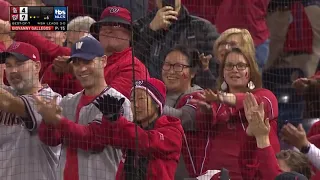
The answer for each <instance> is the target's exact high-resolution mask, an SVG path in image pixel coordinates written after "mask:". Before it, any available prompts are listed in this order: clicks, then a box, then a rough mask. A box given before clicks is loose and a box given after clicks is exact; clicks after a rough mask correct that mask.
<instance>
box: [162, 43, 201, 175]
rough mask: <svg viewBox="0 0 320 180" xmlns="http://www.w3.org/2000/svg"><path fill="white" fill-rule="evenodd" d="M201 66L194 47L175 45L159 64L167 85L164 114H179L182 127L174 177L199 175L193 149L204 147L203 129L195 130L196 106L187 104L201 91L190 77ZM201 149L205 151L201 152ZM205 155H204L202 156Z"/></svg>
mask: <svg viewBox="0 0 320 180" xmlns="http://www.w3.org/2000/svg"><path fill="white" fill-rule="evenodd" d="M199 68H200V61H199V53H198V51H197V50H195V49H191V48H188V47H185V46H176V47H175V48H173V49H171V50H170V51H169V52H168V53H167V55H166V56H165V61H164V64H163V66H162V80H163V82H164V83H165V85H166V88H167V97H166V106H165V107H164V114H165V115H169V116H174V117H178V118H179V119H180V120H181V124H182V127H183V128H184V130H185V133H186V137H185V138H184V143H183V150H182V154H183V155H181V157H180V161H179V164H178V168H177V171H176V176H175V180H180V179H181V180H182V179H184V178H188V177H194V176H197V175H199V174H200V170H198V167H196V166H200V164H198V165H195V163H196V159H195V158H196V156H195V154H194V151H195V150H196V149H197V148H199V149H203V148H204V146H205V144H204V143H205V140H206V139H205V136H204V135H203V134H204V132H200V133H196V129H195V125H194V122H195V117H196V112H197V107H196V105H194V104H191V103H190V99H192V98H194V97H195V96H197V93H198V92H200V91H201V90H202V88H201V87H199V86H198V85H195V84H194V83H193V80H194V78H195V75H196V72H197V70H198V69H199ZM202 152H204V151H202ZM202 156H204V155H202Z"/></svg>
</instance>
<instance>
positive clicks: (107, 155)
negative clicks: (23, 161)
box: [58, 86, 133, 180]
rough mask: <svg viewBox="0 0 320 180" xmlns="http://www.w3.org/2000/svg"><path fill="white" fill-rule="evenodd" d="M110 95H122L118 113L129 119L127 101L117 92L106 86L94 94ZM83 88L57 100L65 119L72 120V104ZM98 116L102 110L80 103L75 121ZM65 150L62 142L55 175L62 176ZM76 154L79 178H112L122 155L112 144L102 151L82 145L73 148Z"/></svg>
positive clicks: (77, 101)
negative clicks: (87, 149)
mask: <svg viewBox="0 0 320 180" xmlns="http://www.w3.org/2000/svg"><path fill="white" fill-rule="evenodd" d="M107 94H109V95H111V96H113V97H116V98H119V99H120V98H125V101H124V103H123V105H122V108H121V109H122V110H123V111H122V114H123V116H124V117H126V118H127V119H128V120H129V121H132V119H133V117H132V112H131V107H130V101H129V100H128V99H127V98H126V97H125V96H124V95H122V94H121V93H120V92H118V91H117V90H115V89H114V88H111V87H110V86H109V87H107V88H106V89H105V90H104V91H103V92H102V93H101V94H100V95H99V96H98V97H100V96H102V95H107ZM82 95H83V91H81V92H78V93H76V94H74V95H71V94H68V95H66V96H65V97H64V98H63V99H62V100H61V103H60V106H61V107H62V109H63V110H62V115H63V116H64V117H66V118H67V119H69V120H71V121H74V122H76V109H77V108H76V107H77V106H78V104H79V101H80V99H81V96H82ZM101 120H102V113H101V112H100V110H99V109H98V108H97V107H96V106H95V105H94V104H93V103H89V104H88V105H86V106H83V107H82V108H81V109H80V111H79V118H78V124H83V125H88V124H90V123H92V122H95V121H101ZM66 151H67V146H66V145H62V151H61V156H60V162H59V163H60V165H59V168H58V169H59V172H58V173H59V175H58V176H59V177H60V178H61V179H63V171H64V168H65V164H66ZM77 157H78V172H79V180H114V179H115V176H116V172H117V169H118V165H119V163H120V160H121V159H122V153H121V150H120V149H115V148H114V147H111V146H107V145H106V147H105V148H104V149H103V151H102V152H88V151H84V150H82V149H79V148H78V149H77Z"/></svg>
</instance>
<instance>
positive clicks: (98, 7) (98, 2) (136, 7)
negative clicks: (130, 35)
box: [82, 0, 149, 21]
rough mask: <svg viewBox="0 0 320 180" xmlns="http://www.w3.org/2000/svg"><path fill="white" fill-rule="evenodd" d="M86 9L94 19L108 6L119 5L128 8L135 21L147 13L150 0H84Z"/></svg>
mask: <svg viewBox="0 0 320 180" xmlns="http://www.w3.org/2000/svg"><path fill="white" fill-rule="evenodd" d="M82 2H83V7H84V11H85V12H86V14H88V15H90V17H92V18H94V19H99V14H101V13H102V12H103V10H104V8H106V7H110V6H117V7H122V8H125V9H128V10H129V11H130V13H132V20H133V21H135V20H137V19H139V18H141V17H143V16H145V15H146V14H147V10H148V2H149V0H131V1H128V0H82Z"/></svg>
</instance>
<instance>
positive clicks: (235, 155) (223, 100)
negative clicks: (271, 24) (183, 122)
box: [194, 48, 280, 179]
mask: <svg viewBox="0 0 320 180" xmlns="http://www.w3.org/2000/svg"><path fill="white" fill-rule="evenodd" d="M218 83H219V85H218V87H219V91H218V92H214V91H212V90H205V91H204V92H203V93H202V94H199V96H200V97H201V98H200V99H197V100H196V99H195V100H194V101H196V103H197V104H198V107H199V108H200V109H201V110H202V111H203V112H204V113H205V115H206V116H205V118H197V119H196V120H197V121H202V122H198V123H202V124H203V127H206V128H207V129H209V131H210V136H209V139H208V146H207V147H206V151H207V152H206V153H205V154H209V156H206V158H205V161H204V163H203V169H204V170H205V171H206V170H215V169H219V168H221V167H224V168H226V169H228V170H229V172H230V177H231V179H243V178H242V177H254V176H255V174H251V173H252V171H250V170H249V169H248V168H247V167H248V166H251V165H252V164H254V163H255V162H256V160H257V158H256V156H255V154H256V151H255V150H254V149H253V150H252V151H251V150H250V152H248V153H252V158H250V159H247V158H243V157H241V156H240V154H239V153H240V150H241V146H242V143H243V142H244V141H245V140H246V137H247V134H246V127H247V126H248V122H247V119H246V117H245V116H244V106H243V101H244V98H245V94H246V93H247V92H251V93H253V94H254V97H255V99H256V100H257V101H258V102H259V103H261V102H263V103H264V104H265V106H264V108H265V112H266V114H267V115H266V117H268V118H269V119H270V124H271V127H272V131H271V133H270V134H269V136H270V141H271V144H272V148H273V150H274V151H275V152H276V153H277V152H279V151H280V145H279V141H278V137H277V133H276V129H277V118H278V101H277V98H276V97H275V95H274V94H273V93H272V92H271V91H269V90H267V89H264V88H262V79H261V75H260V72H259V69H258V65H257V62H256V60H255V54H254V52H252V51H247V50H244V49H240V48H232V49H231V50H230V51H229V52H227V53H226V55H225V57H224V59H223V61H222V63H221V65H220V71H219V79H218ZM226 142H228V143H226ZM239 161H240V164H239V163H238V162H239Z"/></svg>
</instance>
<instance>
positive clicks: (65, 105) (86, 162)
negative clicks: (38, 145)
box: [35, 36, 132, 180]
mask: <svg viewBox="0 0 320 180" xmlns="http://www.w3.org/2000/svg"><path fill="white" fill-rule="evenodd" d="M71 52H72V54H71V57H70V61H71V62H72V63H71V64H72V68H73V71H74V74H75V76H76V78H77V79H78V80H79V82H80V83H81V86H82V87H83V88H84V89H83V90H82V91H79V92H78V93H76V94H74V95H72V94H69V95H67V96H65V97H64V98H63V99H62V100H61V103H60V104H57V103H55V102H54V101H51V102H45V101H44V100H43V99H42V98H40V97H38V96H35V99H36V100H37V102H38V104H39V108H38V112H39V113H40V114H41V115H42V118H43V122H42V123H41V124H40V128H39V131H38V135H39V138H40V140H41V141H42V142H43V143H44V144H47V145H49V146H58V145H60V144H62V145H63V148H62V150H61V151H62V152H61V157H60V166H59V171H58V172H57V173H58V177H59V179H68V180H82V179H88V180H96V179H105V180H114V179H115V177H116V172H117V168H118V165H119V163H120V160H121V156H122V153H121V151H120V150H119V149H116V148H114V147H112V146H106V145H105V144H103V143H101V141H98V140H96V139H93V138H92V136H86V133H88V132H90V131H91V129H90V128H94V127H96V126H100V125H101V123H102V121H103V119H102V116H103V115H102V113H101V112H100V110H99V109H98V108H97V107H96V106H95V101H96V100H97V99H99V98H102V97H103V95H108V96H112V97H114V98H115V99H119V100H120V99H121V101H122V104H121V105H120V106H119V107H118V108H119V109H121V111H120V110H119V111H118V112H117V113H119V114H122V115H123V116H124V117H125V118H126V119H127V120H129V121H132V112H131V109H130V101H129V100H128V99H127V98H125V96H124V95H122V94H121V93H120V92H119V91H117V90H115V89H114V88H112V87H111V86H110V85H107V84H106V81H105V78H104V68H105V66H106V65H107V57H106V56H105V55H104V49H103V47H102V46H101V44H100V42H99V41H97V40H96V39H94V38H93V37H90V36H86V37H83V38H81V39H80V40H79V41H78V42H76V43H75V44H74V45H73V46H72V51H71ZM108 105H109V107H110V106H111V110H110V109H109V111H108V112H109V115H112V113H113V112H114V111H112V109H114V106H116V105H115V104H114V103H112V102H111V103H108ZM105 113H106V111H104V114H105ZM88 128H89V129H88ZM104 130H105V129H103V131H98V130H93V131H91V132H92V133H94V134H95V133H96V135H98V136H99V137H101V138H102V137H105V136H101V135H102V134H104ZM108 137H109V136H107V137H106V138H108ZM101 169H103V171H101Z"/></svg>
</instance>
